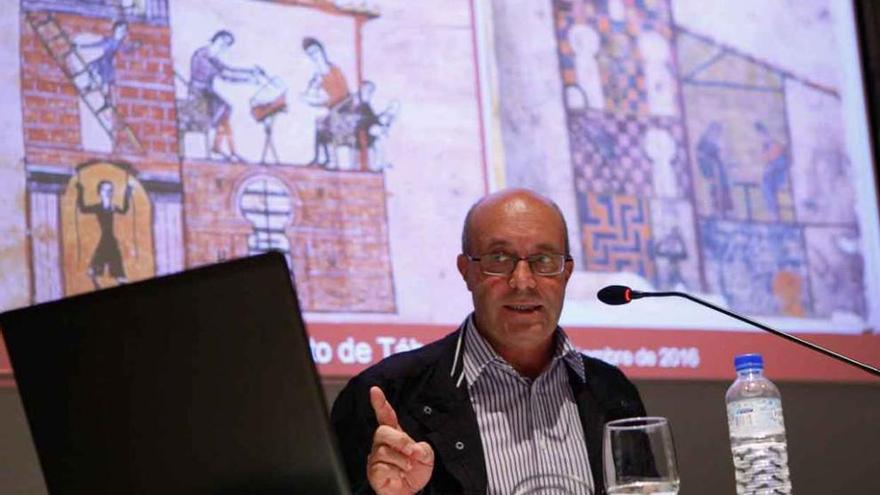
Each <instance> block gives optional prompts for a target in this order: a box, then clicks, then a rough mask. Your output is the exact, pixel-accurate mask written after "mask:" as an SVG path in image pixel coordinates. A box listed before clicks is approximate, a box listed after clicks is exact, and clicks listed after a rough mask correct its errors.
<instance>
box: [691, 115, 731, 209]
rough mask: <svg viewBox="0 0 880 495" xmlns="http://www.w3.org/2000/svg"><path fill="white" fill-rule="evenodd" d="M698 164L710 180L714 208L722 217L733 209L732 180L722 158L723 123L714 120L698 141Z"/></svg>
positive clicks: (710, 193)
mask: <svg viewBox="0 0 880 495" xmlns="http://www.w3.org/2000/svg"><path fill="white" fill-rule="evenodd" d="M697 165H699V167H700V173H701V174H702V175H703V177H705V178H706V180H707V181H709V195H710V196H711V200H712V208H713V210H714V211H715V213H716V214H718V215H720V216H721V217H724V216H726V214H727V212H728V211H730V210H732V209H733V201H732V200H731V198H730V182H729V181H728V179H727V170H726V165H725V163H724V161H723V160H722V159H721V124H720V123H719V122H717V121H712V122H711V123H710V124H709V127H707V128H706V130H705V131H704V132H703V134H702V135H701V136H700V140H699V141H698V142H697Z"/></svg>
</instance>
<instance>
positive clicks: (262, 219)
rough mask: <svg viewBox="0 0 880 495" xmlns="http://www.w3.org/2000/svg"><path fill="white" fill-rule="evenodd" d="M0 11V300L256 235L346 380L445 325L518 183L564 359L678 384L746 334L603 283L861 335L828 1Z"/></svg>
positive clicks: (866, 247)
mask: <svg viewBox="0 0 880 495" xmlns="http://www.w3.org/2000/svg"><path fill="white" fill-rule="evenodd" d="M526 6H527V7H526ZM0 14H2V15H0V23H3V22H6V25H5V27H6V29H2V30H0V35H3V33H6V38H5V40H4V41H5V42H6V43H4V44H3V46H4V47H5V48H3V49H0V58H2V57H5V59H4V60H5V62H6V63H5V64H3V67H4V68H5V70H6V71H7V72H8V74H7V75H8V77H6V78H0V88H2V91H0V102H2V104H3V106H4V107H5V110H6V112H0V121H2V123H3V125H4V126H5V127H6V129H5V130H6V132H5V133H4V135H3V139H0V198H4V199H3V200H2V201H0V233H2V234H3V235H0V310H5V309H11V308H14V307H20V306H25V305H29V304H34V303H39V302H43V301H49V300H54V299H58V298H62V297H66V296H70V295H73V294H78V293H82V292H87V291H92V290H95V289H100V288H110V287H115V286H118V285H121V284H129V283H132V282H136V281H138V280H143V279H145V278H150V277H155V276H161V275H164V274H170V273H175V272H178V271H181V270H185V269H187V268H192V267H197V266H201V265H205V264H209V263H215V262H221V261H224V260H229V259H234V258H238V257H242V256H247V255H251V254H258V253H262V252H265V251H268V250H277V251H281V252H282V253H283V254H284V255H285V257H286V258H287V260H288V262H289V265H290V267H291V269H292V272H293V279H294V281H295V285H296V290H297V296H298V298H299V301H300V305H301V307H302V309H303V311H304V312H305V318H306V320H307V322H308V323H309V333H310V336H311V337H312V339H313V341H312V342H311V343H312V350H313V355H314V356H315V359H316V362H317V363H318V365H319V366H320V367H321V371H322V372H324V373H326V374H333V375H338V376H346V375H350V374H352V373H354V372H356V371H358V370H360V369H362V368H363V367H364V366H367V365H369V364H370V363H373V362H376V361H378V360H379V359H380V358H382V357H384V356H387V355H390V354H392V353H396V352H401V351H405V350H408V349H412V348H415V347H419V346H421V345H423V344H426V343H428V342H430V341H432V340H434V339H436V338H439V337H441V336H443V335H445V334H446V333H448V332H449V331H451V330H452V329H454V328H455V327H456V326H457V325H458V324H459V323H460V322H461V321H462V320H463V319H464V318H465V317H466V315H467V314H468V312H470V311H471V310H472V308H473V306H472V301H471V294H470V293H469V292H468V291H467V288H466V286H465V284H464V282H463V281H462V278H461V276H460V274H459V272H458V271H457V268H456V265H455V259H456V256H457V255H458V254H459V252H460V250H461V247H460V242H461V241H460V238H461V227H462V221H463V219H464V217H465V214H466V212H467V210H468V208H469V207H470V206H471V204H473V202H474V201H476V200H477V199H478V198H480V197H481V196H483V195H485V194H486V193H488V192H492V191H495V190H498V189H501V188H504V187H526V188H530V189H533V190H536V191H537V192H540V193H542V194H545V195H547V196H549V197H551V198H552V199H553V200H554V201H556V202H557V203H558V205H559V207H560V209H561V211H562V212H563V213H564V214H565V217H566V219H567V221H568V224H569V225H568V227H569V237H570V239H571V243H570V244H571V254H572V256H573V258H574V261H575V272H574V274H573V275H572V277H571V279H570V281H569V284H568V287H567V291H566V303H565V309H564V311H563V312H562V317H561V322H562V325H563V326H564V327H565V328H566V330H570V332H569V334H570V335H571V337H572V340H573V342H574V343H575V344H576V345H577V346H578V347H579V348H580V349H581V350H583V351H584V352H587V353H592V354H594V355H597V356H598V357H601V358H603V359H606V360H609V361H611V362H613V363H614V364H618V365H621V366H623V367H624V368H628V367H635V368H636V369H639V370H642V371H644V372H645V373H646V375H644V376H652V377H656V376H667V374H664V373H667V372H669V370H670V369H676V370H679V371H681V373H682V374H680V375H676V377H678V378H688V377H692V376H698V375H699V376H712V377H718V376H726V375H722V374H723V373H727V372H729V359H730V357H731V356H730V355H729V353H731V352H734V351H733V350H731V349H733V348H732V347H728V345H730V341H727V340H724V341H722V340H720V339H722V338H723V337H724V336H725V335H727V333H726V332H737V333H738V335H737V338H738V339H740V340H737V342H738V343H739V342H741V343H742V346H743V347H744V348H743V349H739V348H737V349H738V350H742V351H744V352H745V351H749V350H753V348H745V347H747V344H748V343H749V342H754V340H749V339H751V338H753V337H754V335H753V334H747V333H745V332H741V331H742V330H744V328H743V326H740V325H739V324H738V323H736V322H735V321H732V320H727V319H725V318H723V317H722V318H718V317H717V316H716V315H711V316H707V315H706V314H705V313H702V312H700V309H701V308H695V307H694V306H693V305H685V304H681V305H678V304H677V303H676V301H671V300H662V301H661V300H658V299H653V300H642V301H640V303H639V305H638V306H636V305H630V306H626V307H623V308H621V307H617V308H611V307H609V306H605V305H603V304H601V303H600V302H599V301H598V300H597V299H596V292H597V291H598V290H599V289H600V288H602V287H603V286H605V285H608V284H627V285H631V286H632V287H633V288H635V289H637V290H677V291H684V292H689V293H693V294H695V295H698V296H699V297H703V298H707V299H709V300H711V301H712V302H714V303H716V304H718V305H720V306H723V307H726V308H730V309H732V310H734V311H737V312H741V313H744V314H747V315H752V316H754V317H756V318H757V319H760V320H761V321H767V322H769V323H771V324H772V325H777V326H779V327H780V328H782V329H784V330H789V331H794V332H803V333H809V332H815V333H817V334H821V336H822V337H823V338H824V337H828V338H841V339H844V340H843V341H841V342H842V344H841V347H838V348H840V349H842V350H846V349H847V347H846V346H850V347H849V349H855V350H859V349H869V350H870V349H877V343H878V342H880V340H877V339H875V338H874V337H875V332H877V329H878V328H880V320H878V318H880V302H878V301H880V282H878V280H880V279H877V277H873V278H872V274H876V273H877V272H878V270H880V232H878V230H880V229H878V219H877V198H876V192H875V186H874V182H875V181H874V177H873V172H872V164H873V161H872V160H873V158H872V157H871V154H870V148H869V143H868V138H867V136H868V131H867V121H866V119H865V115H864V103H863V100H862V96H863V95H862V87H861V82H860V77H861V72H860V69H859V66H858V51H857V37H856V32H855V20H854V17H853V12H852V6H851V5H850V3H849V2H838V1H836V0H803V1H798V2H791V1H785V0H767V1H762V2H730V1H724V0H523V1H508V0H432V1H419V2H413V1H411V0H371V1H362V0H354V1H352V0H211V1H190V0H89V1H82V0H17V1H8V2H0ZM864 336H867V337H864ZM863 337H864V338H865V339H867V338H870V339H873V340H870V341H866V340H864V339H862V338H863ZM860 339H862V340H860ZM720 342H723V343H720ZM866 342H868V344H866ZM737 345H739V344H737ZM872 346H873V347H872ZM594 351H595V352H594ZM866 352H868V351H866ZM636 356H640V359H638V360H637V359H636ZM2 358H3V352H2V349H0V375H2V374H3V373H4V372H3V369H4V364H3V362H2ZM867 360H868V361H871V359H867ZM7 369H8V367H7ZM652 370H653V371H652ZM628 371H629V370H628ZM650 373H654V374H650ZM798 373H800V375H799V374H798ZM809 373H812V371H810V370H806V367H804V369H800V368H799V369H798V370H793V371H792V372H791V376H808V374H809ZM636 376H638V373H637V375H636ZM810 376H811V375H810Z"/></svg>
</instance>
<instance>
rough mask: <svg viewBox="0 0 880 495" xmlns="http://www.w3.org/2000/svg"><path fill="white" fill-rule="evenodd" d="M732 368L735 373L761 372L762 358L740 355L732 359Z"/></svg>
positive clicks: (758, 355)
mask: <svg viewBox="0 0 880 495" xmlns="http://www.w3.org/2000/svg"><path fill="white" fill-rule="evenodd" d="M733 367H734V368H736V371H745V370H763V369H764V358H763V357H761V355H760V354H740V355H739V356H736V357H735V358H733Z"/></svg>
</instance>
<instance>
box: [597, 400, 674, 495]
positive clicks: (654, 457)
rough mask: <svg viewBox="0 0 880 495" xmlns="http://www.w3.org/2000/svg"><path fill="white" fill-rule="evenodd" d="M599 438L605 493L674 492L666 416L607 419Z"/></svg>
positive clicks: (660, 494)
mask: <svg viewBox="0 0 880 495" xmlns="http://www.w3.org/2000/svg"><path fill="white" fill-rule="evenodd" d="M603 441H604V453H603V460H604V464H605V488H607V489H608V495H621V494H641V495H648V494H650V495H676V494H677V493H678V485H679V479H678V467H677V465H676V462H675V445H674V444H673V442H672V431H671V430H670V429H669V421H667V420H666V418H659V417H646V418H627V419H618V420H616V421H610V422H608V423H606V424H605V435H604V439H603Z"/></svg>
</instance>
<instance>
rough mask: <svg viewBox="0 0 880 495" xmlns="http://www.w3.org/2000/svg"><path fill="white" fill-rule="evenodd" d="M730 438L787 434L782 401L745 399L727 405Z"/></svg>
mask: <svg viewBox="0 0 880 495" xmlns="http://www.w3.org/2000/svg"><path fill="white" fill-rule="evenodd" d="M727 425H728V427H729V428H730V436H731V437H734V438H739V437H763V436H768V435H778V434H780V433H785V423H784V422H783V419H782V401H781V400H779V399H775V398H756V399H743V400H738V401H734V402H731V403H730V404H728V405H727Z"/></svg>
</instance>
